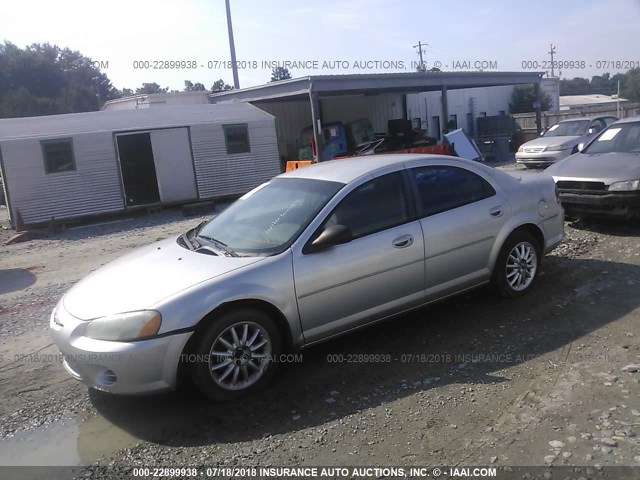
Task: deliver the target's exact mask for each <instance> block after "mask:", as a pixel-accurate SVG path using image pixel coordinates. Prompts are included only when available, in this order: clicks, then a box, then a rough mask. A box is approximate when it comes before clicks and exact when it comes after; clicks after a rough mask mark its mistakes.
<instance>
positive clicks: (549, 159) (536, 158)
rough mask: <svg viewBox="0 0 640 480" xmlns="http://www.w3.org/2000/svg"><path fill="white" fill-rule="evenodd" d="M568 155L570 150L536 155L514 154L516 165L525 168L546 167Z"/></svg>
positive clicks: (537, 153)
mask: <svg viewBox="0 0 640 480" xmlns="http://www.w3.org/2000/svg"><path fill="white" fill-rule="evenodd" d="M570 154H571V149H567V150H560V151H551V152H545V151H543V152H536V153H526V152H518V153H516V163H518V164H520V165H525V166H527V167H547V166H549V165H552V164H554V163H556V162H558V161H560V160H562V159H563V158H566V157H568V156H569V155H570Z"/></svg>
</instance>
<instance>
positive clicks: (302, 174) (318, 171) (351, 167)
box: [278, 153, 491, 184]
mask: <svg viewBox="0 0 640 480" xmlns="http://www.w3.org/2000/svg"><path fill="white" fill-rule="evenodd" d="M418 160H433V162H434V164H438V163H441V162H446V163H447V164H449V165H451V164H454V165H455V164H458V165H459V166H461V167H465V166H469V165H474V166H476V167H479V168H482V167H484V168H491V167H486V166H484V165H482V164H481V163H478V162H475V161H473V160H466V159H464V158H459V157H451V156H448V155H429V154H424V153H423V154H415V153H396V154H376V155H362V156H360V157H349V158H341V159H334V160H329V161H325V162H321V163H316V164H313V165H310V166H308V167H304V168H299V169H296V170H292V171H290V172H287V173H283V174H282V175H279V176H278V178H308V179H315V180H326V181H330V182H340V183H345V184H346V183H349V182H352V181H353V180H355V179H357V178H360V177H361V176H363V175H366V174H368V173H373V172H376V171H377V170H382V169H384V168H386V167H388V166H390V165H394V164H400V163H402V164H405V165H406V166H407V167H410V166H411V163H413V162H416V161H418Z"/></svg>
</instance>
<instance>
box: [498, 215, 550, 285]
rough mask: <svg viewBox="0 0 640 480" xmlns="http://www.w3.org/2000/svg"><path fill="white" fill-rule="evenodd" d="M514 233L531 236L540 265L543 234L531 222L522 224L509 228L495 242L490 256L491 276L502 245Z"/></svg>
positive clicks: (542, 251)
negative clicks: (536, 249) (525, 233)
mask: <svg viewBox="0 0 640 480" xmlns="http://www.w3.org/2000/svg"><path fill="white" fill-rule="evenodd" d="M516 232H527V233H528V234H529V235H531V236H532V237H533V238H534V239H535V240H536V242H537V243H538V250H539V253H540V255H539V256H538V257H539V258H538V262H539V263H542V257H543V254H544V244H545V242H544V232H543V231H542V229H541V228H540V227H539V226H538V225H536V224H535V223H532V222H523V223H520V224H518V225H515V226H513V227H511V228H510V229H509V230H508V233H505V234H504V235H503V236H502V238H501V240H500V241H499V242H496V244H495V246H494V251H493V252H492V254H491V274H492V275H493V271H494V270H495V267H496V262H497V260H498V255H500V251H501V250H502V248H503V247H504V244H505V243H506V242H507V241H508V240H509V238H510V237H511V236H512V235H513V234H515V233H516Z"/></svg>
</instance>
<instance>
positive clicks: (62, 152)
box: [40, 138, 76, 175]
mask: <svg viewBox="0 0 640 480" xmlns="http://www.w3.org/2000/svg"><path fill="white" fill-rule="evenodd" d="M40 144H41V145H42V157H43V158H44V171H45V173H46V174H47V175H49V174H51V173H61V172H70V171H73V170H75V169H76V162H75V159H74V156H73V142H72V140H71V139H70V138H63V139H59V140H43V141H42V142H40Z"/></svg>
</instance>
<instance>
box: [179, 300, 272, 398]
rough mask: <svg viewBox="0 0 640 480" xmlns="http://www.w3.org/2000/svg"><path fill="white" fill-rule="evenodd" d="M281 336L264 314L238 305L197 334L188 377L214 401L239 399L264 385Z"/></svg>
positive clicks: (269, 318) (270, 374)
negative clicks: (237, 307)
mask: <svg viewBox="0 0 640 480" xmlns="http://www.w3.org/2000/svg"><path fill="white" fill-rule="evenodd" d="M281 351H282V337H281V335H280V332H279V330H278V328H277V326H276V324H275V322H274V321H273V320H272V319H271V317H269V315H267V314H266V313H264V312H262V311H260V310H255V309H252V308H239V309H237V310H232V311H229V312H226V313H223V314H222V315H221V316H220V317H219V318H216V319H215V320H214V321H213V322H211V324H210V325H209V326H208V327H207V328H206V330H204V331H203V332H202V333H201V334H200V338H198V339H197V340H196V344H195V348H194V354H195V355H194V356H193V360H194V361H192V362H190V364H189V367H190V368H189V369H190V375H191V380H192V381H193V383H194V385H195V386H196V387H197V388H198V389H199V390H200V391H201V392H202V393H203V394H204V395H206V396H207V397H209V398H210V399H212V400H216V401H229V400H235V399H238V398H241V397H243V396H245V395H248V394H250V393H252V392H255V391H256V390H259V389H261V388H262V387H264V386H265V385H267V384H268V383H269V382H270V381H271V379H272V378H273V376H274V374H275V371H276V367H277V363H275V362H274V361H273V359H274V358H277V356H278V355H279V354H280V353H281Z"/></svg>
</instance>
